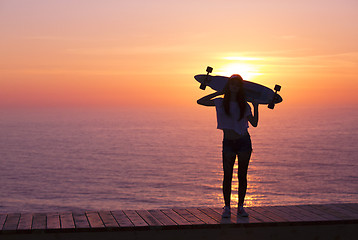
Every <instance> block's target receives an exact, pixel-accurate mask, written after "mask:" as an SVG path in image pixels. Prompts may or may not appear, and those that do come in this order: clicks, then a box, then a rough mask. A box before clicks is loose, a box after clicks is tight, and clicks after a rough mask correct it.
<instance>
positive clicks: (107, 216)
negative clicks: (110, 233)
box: [99, 211, 119, 228]
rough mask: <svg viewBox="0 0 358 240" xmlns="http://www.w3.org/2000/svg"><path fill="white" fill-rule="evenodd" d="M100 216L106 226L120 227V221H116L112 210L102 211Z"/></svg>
mask: <svg viewBox="0 0 358 240" xmlns="http://www.w3.org/2000/svg"><path fill="white" fill-rule="evenodd" d="M99 216H100V218H101V219H102V221H103V224H104V226H105V227H106V228H116V227H119V225H118V223H117V222H116V220H115V219H114V217H113V215H112V213H111V212H110V211H100V212H99Z"/></svg>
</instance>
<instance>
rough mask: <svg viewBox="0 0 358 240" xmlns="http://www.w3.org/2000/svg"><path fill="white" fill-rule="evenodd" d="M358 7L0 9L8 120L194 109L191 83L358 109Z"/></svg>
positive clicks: (304, 0)
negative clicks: (61, 110) (252, 87)
mask: <svg viewBox="0 0 358 240" xmlns="http://www.w3.org/2000/svg"><path fill="white" fill-rule="evenodd" d="M357 9H358V1H356V0H314V1H312V0H297V1H296V0H293V1H287V0H267V1H264V0H262V1H259V0H254V1H239V0H235V1H234V0H225V1H223V0H218V1H214V0H205V1H201V0H198V1H192V0H182V1H171V0H165V1H164V0H157V1H147V0H143V1H137V0H131V1H117V0H104V1H94V0H77V1H71V0H61V1H60V0H58V1H56V0H54V1H48V0H32V1H26V0H11V1H1V0H0V30H1V38H0V52H1V54H0V108H12V107H92V106H95V107H102V106H103V107H107V106H110V107H111V106H130V107H136V106H159V107H161V106H176V107H190V106H195V101H196V99H197V98H199V97H200V96H202V95H203V94H205V93H206V92H207V93H209V91H206V92H203V91H201V90H200V89H199V84H197V83H196V82H195V80H194V78H193V76H194V75H195V74H199V73H205V69H206V66H208V65H210V66H212V67H213V68H214V72H213V74H214V75H215V74H232V73H234V72H236V73H239V74H242V75H243V76H244V77H245V78H246V79H248V80H252V81H255V82H258V83H261V84H264V85H267V86H269V87H272V88H273V87H274V85H275V84H276V83H277V84H280V85H282V94H281V95H282V96H283V98H284V101H285V104H286V105H287V106H293V105H294V104H312V103H313V104H327V103H329V104H330V105H331V104H333V105H337V104H339V105H342V104H345V105H347V104H354V105H356V104H357V103H358V94H357V93H356V92H357V90H358V82H357V76H358V45H357V42H358V30H357V22H358V14H357Z"/></svg>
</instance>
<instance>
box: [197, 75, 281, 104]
mask: <svg viewBox="0 0 358 240" xmlns="http://www.w3.org/2000/svg"><path fill="white" fill-rule="evenodd" d="M194 78H195V80H197V81H198V82H199V83H203V82H204V81H205V84H206V85H207V86H209V87H210V88H212V89H213V90H215V91H221V90H223V89H224V88H225V86H226V84H227V82H228V80H229V78H228V77H225V76H211V75H205V74H199V75H196V76H194ZM244 89H245V96H246V101H248V102H253V101H255V102H257V103H259V104H270V103H272V101H273V102H274V103H275V104H277V103H280V102H282V97H281V96H280V95H279V94H277V93H275V92H274V91H273V90H272V89H270V88H268V87H265V86H263V85H261V84H258V83H254V82H250V81H247V80H244Z"/></svg>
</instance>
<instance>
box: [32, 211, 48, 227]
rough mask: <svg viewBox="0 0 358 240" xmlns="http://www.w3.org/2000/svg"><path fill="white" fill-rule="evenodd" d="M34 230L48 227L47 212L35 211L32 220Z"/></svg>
mask: <svg viewBox="0 0 358 240" xmlns="http://www.w3.org/2000/svg"><path fill="white" fill-rule="evenodd" d="M32 229H33V230H45V229H46V213H35V214H34V218H33V221H32Z"/></svg>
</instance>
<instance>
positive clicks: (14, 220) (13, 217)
mask: <svg viewBox="0 0 358 240" xmlns="http://www.w3.org/2000/svg"><path fill="white" fill-rule="evenodd" d="M19 220H20V213H10V214H8V215H7V217H6V220H5V223H4V226H3V229H2V230H3V231H15V230H16V229H17V225H18V224H19Z"/></svg>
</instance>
